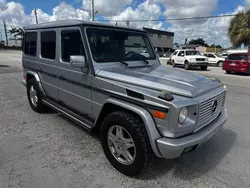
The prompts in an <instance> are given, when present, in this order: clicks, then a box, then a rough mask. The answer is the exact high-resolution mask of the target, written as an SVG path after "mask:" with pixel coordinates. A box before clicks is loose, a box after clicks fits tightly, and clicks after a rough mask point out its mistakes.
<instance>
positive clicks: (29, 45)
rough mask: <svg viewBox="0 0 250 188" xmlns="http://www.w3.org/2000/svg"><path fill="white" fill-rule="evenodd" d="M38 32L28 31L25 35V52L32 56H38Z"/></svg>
mask: <svg viewBox="0 0 250 188" xmlns="http://www.w3.org/2000/svg"><path fill="white" fill-rule="evenodd" d="M36 41H37V33H36V32H27V33H25V35H24V49H23V50H24V53H25V54H26V55H30V56H36Z"/></svg>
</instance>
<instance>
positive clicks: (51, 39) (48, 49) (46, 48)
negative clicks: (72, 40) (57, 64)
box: [41, 31, 56, 59]
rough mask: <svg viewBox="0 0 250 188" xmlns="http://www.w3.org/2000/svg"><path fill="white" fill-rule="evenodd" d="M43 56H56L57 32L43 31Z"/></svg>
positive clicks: (48, 57) (50, 57)
mask: <svg viewBox="0 0 250 188" xmlns="http://www.w3.org/2000/svg"><path fill="white" fill-rule="evenodd" d="M41 56H42V57H43V58H47V59H55V58H56V32H55V31H44V32H41Z"/></svg>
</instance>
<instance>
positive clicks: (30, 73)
mask: <svg viewBox="0 0 250 188" xmlns="http://www.w3.org/2000/svg"><path fill="white" fill-rule="evenodd" d="M32 78H34V79H35V80H36V81H37V83H38V87H39V89H40V91H41V92H42V95H43V96H46V93H45V91H44V89H43V86H42V82H41V79H40V76H39V74H38V73H36V72H34V71H27V72H26V82H28V80H30V79H32Z"/></svg>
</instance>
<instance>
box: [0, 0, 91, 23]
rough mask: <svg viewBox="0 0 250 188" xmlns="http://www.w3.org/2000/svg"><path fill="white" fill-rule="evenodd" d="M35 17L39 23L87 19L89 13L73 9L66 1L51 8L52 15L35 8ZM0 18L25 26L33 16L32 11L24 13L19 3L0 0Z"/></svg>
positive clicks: (32, 20) (32, 19)
mask: <svg viewBox="0 0 250 188" xmlns="http://www.w3.org/2000/svg"><path fill="white" fill-rule="evenodd" d="M37 17H38V21H39V23H42V22H48V21H55V20H64V19H81V20H88V19H89V13H88V12H86V11H83V10H81V9H75V8H73V7H72V6H70V5H68V4H66V3H61V4H59V5H58V6H56V7H55V8H54V9H53V12H52V15H49V14H47V13H45V12H43V11H42V10H41V9H37ZM0 20H6V22H7V23H9V24H13V25H21V26H25V25H29V24H34V23H35V16H34V11H32V12H31V13H30V14H25V12H24V7H23V5H21V4H20V3H16V2H14V1H11V2H6V1H5V0H0Z"/></svg>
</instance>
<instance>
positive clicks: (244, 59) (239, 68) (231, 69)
mask: <svg viewBox="0 0 250 188" xmlns="http://www.w3.org/2000/svg"><path fill="white" fill-rule="evenodd" d="M222 69H223V70H225V71H226V73H228V74H231V73H247V74H250V54H249V53H234V54H230V55H228V57H227V58H226V60H225V62H224V63H223V68H222Z"/></svg>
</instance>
